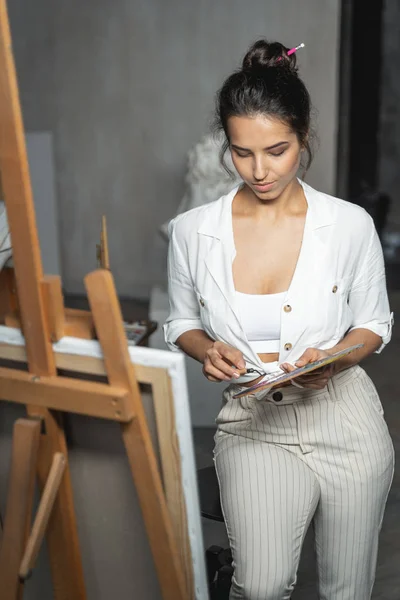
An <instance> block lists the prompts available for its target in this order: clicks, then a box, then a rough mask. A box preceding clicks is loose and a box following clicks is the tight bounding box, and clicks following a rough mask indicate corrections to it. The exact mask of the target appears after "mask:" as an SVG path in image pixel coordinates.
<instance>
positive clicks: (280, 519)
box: [214, 366, 394, 600]
mask: <svg viewBox="0 0 400 600" xmlns="http://www.w3.org/2000/svg"><path fill="white" fill-rule="evenodd" d="M240 389H241V387H240V386H238V385H235V384H233V385H231V386H229V387H228V388H227V389H226V390H225V392H224V395H223V407H222V409H221V411H220V413H219V415H218V417H217V424H218V430H217V433H216V436H215V450H214V461H215V466H216V470H217V475H218V480H219V484H220V492H221V504H222V509H223V514H224V518H225V523H226V527H227V531H228V536H229V541H230V545H231V549H232V555H233V565H234V568H235V570H234V576H233V580H232V587H231V593H230V599H231V600H239V599H240V600H244V599H245V600H284V599H289V598H290V597H291V594H292V592H293V589H294V587H295V584H296V573H297V568H298V564H299V559H300V552H301V548H302V543H303V540H304V537H305V534H306V531H307V528H308V526H309V525H310V523H311V522H312V523H313V527H314V532H315V547H316V556H317V568H318V576H319V577H318V580H319V597H320V599H321V600H368V599H369V598H370V597H371V592H372V586H373V583H374V577H375V569H376V560H377V550H378V537H379V531H380V528H381V525H382V519H383V513H384V509H385V504H386V500H387V496H388V493H389V489H390V486H391V482H392V477H393V468H394V452H393V444H392V441H391V438H390V436H389V433H388V429H387V426H386V423H385V420H384V418H383V410H382V405H381V403H380V400H379V397H378V394H377V392H376V389H375V387H374V385H373V383H372V381H371V379H370V378H369V377H368V375H367V374H366V373H365V371H364V370H363V369H362V368H361V367H359V366H356V367H351V368H350V369H347V370H346V371H343V372H341V373H339V374H337V375H335V376H334V377H333V378H332V379H331V380H330V382H329V384H328V386H327V388H325V389H324V390H318V391H311V390H302V389H299V388H294V387H287V388H281V390H280V393H278V394H277V393H276V390H275V391H274V393H272V392H269V393H268V394H267V395H265V392H258V393H256V394H255V395H251V396H246V397H243V398H240V399H233V398H232V396H233V395H234V394H235V393H236V392H237V391H239V390H240Z"/></svg>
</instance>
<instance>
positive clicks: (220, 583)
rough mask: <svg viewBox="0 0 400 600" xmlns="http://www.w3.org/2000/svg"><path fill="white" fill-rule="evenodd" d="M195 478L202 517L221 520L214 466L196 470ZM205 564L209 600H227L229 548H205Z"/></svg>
mask: <svg viewBox="0 0 400 600" xmlns="http://www.w3.org/2000/svg"><path fill="white" fill-rule="evenodd" d="M197 480H198V485H199V495H200V512H201V515H202V517H205V518H206V519H212V520H213V521H223V520H224V517H223V514H222V509H221V502H220V497H219V485H218V478H217V474H216V472H215V467H214V466H211V467H206V468H205V469H200V470H199V471H197ZM206 566H207V577H208V586H209V591H210V598H211V600H228V598H229V590H230V588H231V581H232V575H233V567H232V553H231V550H230V548H226V549H223V548H221V546H210V547H209V548H207V550H206Z"/></svg>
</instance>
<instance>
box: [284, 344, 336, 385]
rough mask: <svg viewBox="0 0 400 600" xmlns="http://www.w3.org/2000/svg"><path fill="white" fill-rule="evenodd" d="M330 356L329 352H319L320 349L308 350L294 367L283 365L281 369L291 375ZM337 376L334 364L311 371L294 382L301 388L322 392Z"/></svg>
mask: <svg viewBox="0 0 400 600" xmlns="http://www.w3.org/2000/svg"><path fill="white" fill-rule="evenodd" d="M328 356H330V354H329V353H328V352H326V351H325V350H319V349H318V348H307V350H306V351H305V352H304V353H303V354H302V356H301V357H300V358H299V360H298V361H296V363H295V364H294V365H291V364H289V363H283V364H282V365H281V369H283V371H285V373H290V372H291V371H294V369H297V368H298V367H304V366H305V365H307V364H308V363H311V362H315V361H316V360H320V359H321V358H327V357H328ZM334 374H335V364H334V363H332V364H330V365H327V366H326V367H321V368H320V369H315V371H310V373H307V374H306V375H302V376H301V377H296V378H295V379H294V381H295V382H296V383H297V384H299V385H301V387H304V388H308V389H311V390H322V389H324V387H326V386H327V384H328V381H329V379H330V378H331V377H332V376H333V375H334Z"/></svg>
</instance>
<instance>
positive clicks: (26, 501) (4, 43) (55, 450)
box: [0, 0, 191, 600]
mask: <svg viewBox="0 0 400 600" xmlns="http://www.w3.org/2000/svg"><path fill="white" fill-rule="evenodd" d="M0 172H1V181H2V187H3V191H4V197H5V198H4V199H5V202H6V207H7V214H8V221H9V226H10V232H11V238H12V246H13V263H14V274H13V275H12V276H11V283H10V281H8V284H7V286H6V287H3V289H2V292H3V302H2V306H3V307H4V306H5V304H4V294H5V295H6V299H7V303H8V308H9V309H10V310H9V312H8V313H7V315H6V320H5V322H6V323H7V324H8V325H10V326H19V327H21V329H22V331H23V334H24V336H25V344H26V356H27V364H28V372H25V371H21V370H18V369H15V368H4V367H0V390H1V398H2V399H5V400H10V401H13V402H18V403H21V404H24V405H26V409H27V415H28V416H27V418H26V419H21V420H19V421H17V422H16V424H15V427H14V435H13V449H12V465H11V471H10V482H9V490H8V498H7V507H6V514H5V520H4V532H3V537H2V541H1V548H0V590H1V598H2V600H16V599H17V598H21V596H22V590H23V580H24V577H25V576H26V575H27V574H28V573H29V570H30V569H31V567H32V565H33V563H34V558H35V556H36V554H37V551H38V547H39V545H40V541H41V538H42V537H43V534H44V532H45V531H46V535H47V543H48V548H49V556H50V567H51V572H52V580H53V588H54V598H55V599H56V600H84V599H85V598H86V592H85V584H84V577H83V569H82V562H81V555H80V549H79V542H78V534H77V526H76V518H75V512H74V506H73V497H72V487H71V478H70V471H69V466H68V451H67V445H66V441H65V436H64V431H63V425H62V413H63V411H67V412H78V413H81V414H82V413H83V414H86V415H89V416H96V417H101V418H105V419H110V420H113V421H117V422H119V423H120V425H121V434H122V438H123V441H124V444H125V449H126V453H127V456H128V459H129V464H130V468H131V472H132V477H133V480H134V483H135V485H136V490H137V493H138V496H139V501H140V505H141V509H142V514H143V519H144V522H145V525H146V530H147V534H148V538H149V542H150V547H151V550H152V554H153V558H154V563H155V567H156V571H157V575H158V578H159V582H160V588H161V590H162V595H163V598H164V600H188V599H189V598H191V593H190V592H188V590H187V584H185V581H184V577H183V573H182V568H181V565H180V563H179V558H178V557H179V552H178V548H177V544H176V538H175V535H174V531H173V529H172V524H171V516H170V513H169V512H168V509H167V503H166V499H165V492H164V489H163V486H162V482H161V477H160V474H159V470H158V466H157V461H156V457H155V453H154V449H153V446H152V442H151V438H150V434H149V430H148V426H147V423H146V419H145V415H144V411H143V406H142V402H141V396H140V392H139V388H138V383H137V380H136V377H135V373H134V368H133V365H132V363H131V362H130V359H129V353H128V347H127V342H126V337H125V333H124V329H123V325H122V315H121V310H120V306H119V302H118V298H117V295H116V291H115V287H114V283H113V279H112V275H111V273H110V272H109V271H108V270H107V269H99V270H97V271H94V272H93V273H90V274H89V275H88V276H87V277H86V278H85V285H86V290H87V293H88V298H89V303H90V307H91V313H85V312H84V311H80V313H79V314H77V313H76V312H75V313H74V312H71V311H68V310H66V309H65V308H64V303H63V297H62V292H61V289H62V288H61V281H60V279H59V278H58V277H53V276H51V277H46V276H44V274H43V269H42V263H41V257H40V248H39V243H38V235H37V229H36V221H35V212H34V205H33V199H32V190H31V185H30V178H29V168H28V161H27V155H26V148H25V138H24V129H23V123H22V116H21V109H20V103H19V97H18V87H17V80H16V75H15V66H14V61H13V56H12V49H11V37H10V30H9V23H8V15H7V7H6V2H5V0H0ZM13 276H15V285H14V277H13ZM6 278H8V279H10V277H9V274H7V276H6ZM3 283H4V282H3ZM7 303H6V304H7ZM93 325H94V327H95V330H96V333H97V338H98V339H99V341H100V344H101V347H102V351H103V355H104V367H105V371H106V374H107V377H108V383H107V384H103V383H95V382H91V381H81V380H77V379H72V378H68V377H61V376H59V375H57V368H56V361H55V356H54V352H53V348H52V342H54V341H57V340H58V339H60V338H61V337H63V336H64V335H66V334H67V333H68V332H69V335H71V331H73V332H74V333H73V335H75V336H77V337H79V335H78V333H80V334H81V337H89V336H90V335H92V328H93ZM35 471H36V472H37V476H38V480H39V485H40V488H41V489H42V490H43V491H42V502H41V504H40V507H39V511H38V514H37V520H36V521H35V525H34V528H33V530H32V535H31V536H30V535H29V534H30V521H31V510H32V503H33V492H34V481H35ZM47 521H48V524H47ZM28 538H29V542H28V544H27V540H28ZM23 559H24V560H23ZM21 578H22V580H21Z"/></svg>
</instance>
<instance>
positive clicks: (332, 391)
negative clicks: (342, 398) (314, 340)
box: [327, 375, 339, 402]
mask: <svg viewBox="0 0 400 600" xmlns="http://www.w3.org/2000/svg"><path fill="white" fill-rule="evenodd" d="M334 377H335V375H334V376H333V377H331V378H330V379H329V380H328V386H327V387H328V392H329V396H330V398H331V400H332V401H333V402H338V400H339V398H338V395H337V393H336V385H335V382H334Z"/></svg>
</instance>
